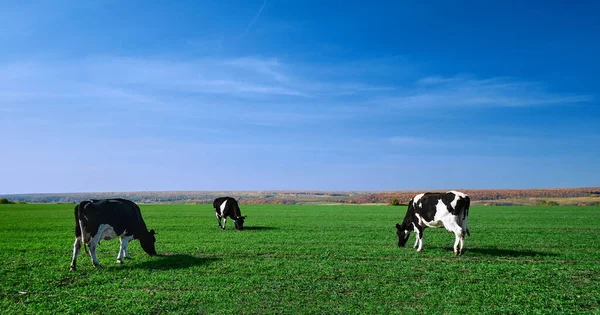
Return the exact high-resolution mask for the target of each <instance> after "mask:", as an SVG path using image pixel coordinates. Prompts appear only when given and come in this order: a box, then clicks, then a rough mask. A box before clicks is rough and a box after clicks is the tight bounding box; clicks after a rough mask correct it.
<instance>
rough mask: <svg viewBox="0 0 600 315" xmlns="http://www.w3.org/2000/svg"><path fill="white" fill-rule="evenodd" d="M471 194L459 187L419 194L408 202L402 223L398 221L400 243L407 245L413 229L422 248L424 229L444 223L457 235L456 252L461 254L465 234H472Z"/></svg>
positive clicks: (402, 245)
mask: <svg viewBox="0 0 600 315" xmlns="http://www.w3.org/2000/svg"><path fill="white" fill-rule="evenodd" d="M470 204H471V200H470V199H469V196H467V195H466V194H464V193H461V192H458V191H454V190H453V191H449V192H446V193H424V194H418V195H416V196H415V197H413V198H412V199H411V200H410V201H409V202H408V211H406V216H405V217H404V221H403V222H402V224H396V229H397V230H398V231H397V234H398V246H400V247H404V245H406V242H407V241H408V237H409V236H410V232H412V231H415V232H416V233H417V236H416V240H415V245H414V247H415V248H416V249H417V251H419V252H420V251H421V250H423V232H424V230H425V228H426V227H432V228H439V227H445V228H446V230H448V231H450V232H453V233H454V235H455V236H456V239H455V241H454V254H455V255H461V254H462V253H463V246H464V243H465V234H467V235H469V236H471V233H470V231H469V225H468V224H467V221H468V216H469V205H470Z"/></svg>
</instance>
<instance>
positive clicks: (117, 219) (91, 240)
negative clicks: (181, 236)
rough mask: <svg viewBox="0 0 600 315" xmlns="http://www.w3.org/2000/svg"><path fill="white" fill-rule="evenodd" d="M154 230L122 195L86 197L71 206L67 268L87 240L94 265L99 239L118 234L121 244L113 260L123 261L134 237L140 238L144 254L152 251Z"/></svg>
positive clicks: (72, 268)
mask: <svg viewBox="0 0 600 315" xmlns="http://www.w3.org/2000/svg"><path fill="white" fill-rule="evenodd" d="M154 234H156V233H155V232H154V230H150V231H148V229H147V228H146V223H145V222H144V219H142V214H141V212H140V208H139V207H138V205H137V204H135V203H134V202H133V201H129V200H126V199H120V198H116V199H103V200H86V201H82V202H81V203H80V204H78V205H77V206H75V244H74V245H73V260H72V262H71V270H75V268H76V264H77V255H78V254H79V250H80V249H81V244H82V243H84V244H88V246H89V247H90V256H91V257H92V262H93V263H94V266H96V267H101V266H100V263H99V262H98V259H97V258H96V248H97V247H98V244H99V243H100V240H103V239H104V240H110V239H113V238H117V237H118V238H120V240H121V247H120V248H119V254H118V255H117V263H123V257H125V258H130V257H129V252H128V251H127V244H128V243H129V241H131V240H134V239H139V240H140V245H142V249H144V251H145V252H146V253H148V255H150V256H153V255H156V250H155V248H154V243H155V242H156V238H155V237H154Z"/></svg>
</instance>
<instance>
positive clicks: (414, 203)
mask: <svg viewBox="0 0 600 315" xmlns="http://www.w3.org/2000/svg"><path fill="white" fill-rule="evenodd" d="M424 195H425V194H418V195H416V196H415V197H414V198H413V207H416V206H417V203H418V202H419V200H421V198H422V197H423V196H424ZM419 208H421V206H419Z"/></svg>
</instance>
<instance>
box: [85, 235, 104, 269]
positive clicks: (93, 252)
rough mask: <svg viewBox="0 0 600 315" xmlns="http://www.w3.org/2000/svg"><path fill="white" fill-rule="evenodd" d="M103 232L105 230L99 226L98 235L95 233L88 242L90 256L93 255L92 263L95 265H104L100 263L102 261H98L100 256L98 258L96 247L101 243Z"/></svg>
mask: <svg viewBox="0 0 600 315" xmlns="http://www.w3.org/2000/svg"><path fill="white" fill-rule="evenodd" d="M103 232H104V229H103V228H99V229H98V232H97V233H96V235H94V237H92V239H91V240H90V242H89V243H88V245H89V247H90V256H91V257H92V263H93V264H94V266H95V267H102V266H101V265H100V262H99V261H98V258H96V248H97V247H98V244H99V243H100V238H101V237H102V233H103Z"/></svg>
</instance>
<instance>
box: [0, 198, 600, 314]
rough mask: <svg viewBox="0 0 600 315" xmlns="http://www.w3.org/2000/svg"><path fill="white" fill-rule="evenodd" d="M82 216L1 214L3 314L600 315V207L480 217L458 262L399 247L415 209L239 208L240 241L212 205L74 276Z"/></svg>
mask: <svg viewBox="0 0 600 315" xmlns="http://www.w3.org/2000/svg"><path fill="white" fill-rule="evenodd" d="M73 207H74V205H57V204H43V205H42V204H40V205H35V204H28V205H1V206H0V218H1V219H0V309H1V310H2V311H1V312H2V313H6V314H21V313H45V314H46V313H56V314H64V313H85V314H116V313H125V314H147V313H177V314H187V313H202V314H208V313H230V314H240V313H244V314H247V313H321V314H323V313H337V314H358V313H361V314H364V313H380V314H387V313H401V314H407V313H414V312H417V313H470V314H473V313H477V314H479V313H490V314H498V313H501V314H509V313H519V314H550V313H552V314H559V313H564V314H573V313H599V312H600V208H598V207H562V206H560V207H516V206H515V207H472V209H471V211H470V218H469V225H470V228H471V232H472V236H471V237H470V238H467V240H466V242H465V246H466V252H465V254H464V256H462V257H455V256H453V253H452V248H451V246H452V244H453V241H454V236H453V235H452V234H450V233H448V232H446V231H444V230H441V229H427V230H426V232H425V238H424V251H423V252H422V253H417V252H416V251H415V250H414V249H413V248H412V247H410V246H409V247H407V248H398V247H397V246H396V243H397V239H396V236H395V231H394V230H395V228H394V224H395V223H397V222H399V221H400V220H401V218H402V217H403V216H404V212H405V211H406V207H385V206H361V207H356V206H316V205H305V206H277V205H255V206H251V205H242V212H243V214H244V215H248V218H247V220H246V226H247V230H245V231H242V232H240V231H235V230H233V229H232V228H233V224H232V223H233V222H231V221H230V222H228V230H226V231H221V230H219V229H218V227H217V222H216V218H215V216H214V211H213V210H212V209H211V207H210V206H209V205H142V206H141V208H142V213H143V215H144V219H145V221H146V223H147V225H148V227H149V228H152V229H156V230H157V231H158V235H157V239H158V242H157V251H158V252H159V253H160V254H161V256H158V257H149V256H147V255H146V254H145V253H144V252H143V251H142V250H141V247H140V246H139V242H137V241H134V242H132V243H130V247H129V249H130V254H131V255H132V259H131V260H126V261H125V264H123V265H118V264H116V255H117V249H118V241H117V240H111V241H102V242H101V244H100V246H99V252H98V258H99V260H100V262H101V263H102V264H103V265H104V268H102V269H96V268H94V267H93V266H92V263H91V259H90V258H89V256H86V255H80V257H79V261H78V269H77V271H69V270H68V267H69V264H70V260H71V254H72V246H73V241H74V235H73V234H74V233H73V230H74V219H73ZM413 242H414V234H413V235H411V240H409V242H408V243H407V245H412V244H413Z"/></svg>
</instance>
